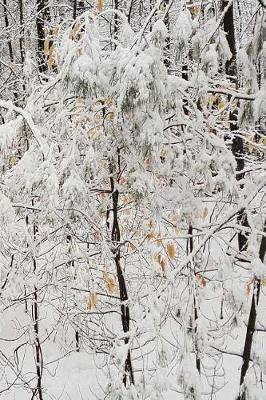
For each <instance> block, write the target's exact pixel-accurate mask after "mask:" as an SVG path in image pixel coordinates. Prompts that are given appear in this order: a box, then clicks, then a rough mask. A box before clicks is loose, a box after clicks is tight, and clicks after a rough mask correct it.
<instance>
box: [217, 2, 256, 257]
mask: <svg viewBox="0 0 266 400" xmlns="http://www.w3.org/2000/svg"><path fill="white" fill-rule="evenodd" d="M228 3H229V1H228V0H223V3H222V8H223V10H224V9H225V8H226V7H227V6H228ZM224 31H225V32H226V34H227V41H228V44H229V48H230V51H231V53H232V57H231V59H230V60H228V61H227V62H226V64H225V72H226V74H227V76H228V78H229V79H230V81H231V82H232V84H233V85H235V88H236V89H237V86H238V76H237V75H238V74H237V64H236V55H237V50H236V40H235V27H234V3H232V4H231V6H230V7H229V8H228V10H227V12H226V14H225V16H224ZM229 119H230V132H231V133H232V134H234V132H237V131H238V129H239V127H238V120H237V111H236V110H233V111H231V112H230V114H229ZM232 153H233V155H234V157H235V160H236V171H237V172H238V173H237V175H236V179H237V180H238V181H241V180H242V179H243V178H244V177H245V174H244V172H242V173H241V171H243V170H244V167H245V162H244V141H243V138H242V137H241V136H239V135H238V136H235V137H233V142H232ZM240 188H241V189H242V188H243V183H241V184H240ZM237 221H238V223H239V225H242V226H244V227H248V226H249V225H248V220H247V215H246V213H245V210H242V211H241V212H239V214H238V216H237ZM247 242H248V238H247V235H246V234H243V233H242V232H241V231H240V232H239V233H238V248H239V251H243V250H246V248H247Z"/></svg>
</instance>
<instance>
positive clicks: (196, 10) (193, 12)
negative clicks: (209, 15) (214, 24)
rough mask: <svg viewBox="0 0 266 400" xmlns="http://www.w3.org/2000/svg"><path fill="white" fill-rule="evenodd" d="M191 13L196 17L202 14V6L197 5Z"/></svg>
mask: <svg viewBox="0 0 266 400" xmlns="http://www.w3.org/2000/svg"><path fill="white" fill-rule="evenodd" d="M191 13H192V15H193V16H194V17H196V16H197V15H199V14H200V5H195V6H193V7H192V9H191Z"/></svg>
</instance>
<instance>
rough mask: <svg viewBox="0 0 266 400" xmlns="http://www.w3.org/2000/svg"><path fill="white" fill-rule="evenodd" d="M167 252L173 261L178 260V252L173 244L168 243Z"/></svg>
mask: <svg viewBox="0 0 266 400" xmlns="http://www.w3.org/2000/svg"><path fill="white" fill-rule="evenodd" d="M166 252H167V254H168V256H169V257H170V258H171V259H172V260H174V259H175V258H176V251H175V246H174V245H173V243H168V245H167V246H166Z"/></svg>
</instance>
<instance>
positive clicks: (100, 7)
mask: <svg viewBox="0 0 266 400" xmlns="http://www.w3.org/2000/svg"><path fill="white" fill-rule="evenodd" d="M103 7H104V0H96V10H97V11H98V12H102V11H103Z"/></svg>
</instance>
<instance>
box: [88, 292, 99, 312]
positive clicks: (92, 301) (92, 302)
mask: <svg viewBox="0 0 266 400" xmlns="http://www.w3.org/2000/svg"><path fill="white" fill-rule="evenodd" d="M97 303H98V297H97V295H96V294H95V293H90V294H89V297H88V301H87V306H86V308H87V310H89V311H91V310H93V309H94V308H95V307H96V304H97Z"/></svg>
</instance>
